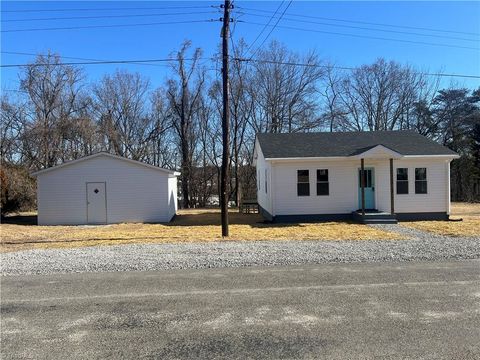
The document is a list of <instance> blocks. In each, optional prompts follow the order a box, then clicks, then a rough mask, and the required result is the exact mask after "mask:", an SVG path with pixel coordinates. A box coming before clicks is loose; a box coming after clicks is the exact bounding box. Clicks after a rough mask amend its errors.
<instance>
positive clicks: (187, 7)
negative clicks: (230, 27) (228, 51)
mask: <svg viewBox="0 0 480 360" xmlns="http://www.w3.org/2000/svg"><path fill="white" fill-rule="evenodd" d="M206 7H211V6H209V5H202V6H168V7H128V8H125V7H124V8H80V9H78V8H77V9H75V8H74V9H34V10H33V9H28V10H2V12H4V13H27V12H35V13H37V12H63V11H117V10H168V9H204V8H206Z"/></svg>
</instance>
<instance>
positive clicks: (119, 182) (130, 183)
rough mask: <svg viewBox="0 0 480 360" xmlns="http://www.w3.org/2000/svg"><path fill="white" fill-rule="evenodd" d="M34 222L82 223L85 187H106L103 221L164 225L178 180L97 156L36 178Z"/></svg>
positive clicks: (173, 206)
mask: <svg viewBox="0 0 480 360" xmlns="http://www.w3.org/2000/svg"><path fill="white" fill-rule="evenodd" d="M37 180H38V183H37V192H38V222H39V224H41V225H50V224H52V225H56V224H85V223H86V221H87V203H86V202H87V200H86V183H87V182H105V184H106V198H107V222H108V223H120V222H167V221H170V219H171V218H172V217H173V215H174V214H175V212H176V206H177V205H176V202H177V200H176V199H177V196H176V177H175V176H173V175H170V174H168V173H167V172H162V171H159V170H155V169H152V168H148V167H146V166H143V165H141V164H135V163H132V162H128V161H124V160H121V159H116V158H112V157H109V156H97V157H93V158H91V159H86V160H84V161H80V162H77V163H74V164H71V165H66V166H63V167H61V168H58V169H55V170H52V171H48V172H45V173H41V174H38V176H37Z"/></svg>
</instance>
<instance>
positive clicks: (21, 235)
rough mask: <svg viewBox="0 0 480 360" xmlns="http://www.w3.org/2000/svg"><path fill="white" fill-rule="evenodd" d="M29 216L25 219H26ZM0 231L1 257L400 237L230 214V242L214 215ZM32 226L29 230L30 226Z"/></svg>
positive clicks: (12, 226)
mask: <svg viewBox="0 0 480 360" xmlns="http://www.w3.org/2000/svg"><path fill="white" fill-rule="evenodd" d="M27 215H28V214H27ZM8 222H9V223H4V224H2V225H0V231H1V241H2V251H4V252H5V251H17V250H24V249H32V248H50V247H57V248H59V247H78V246H93V245H116V244H126V243H128V244H132V243H185V242H210V241H232V240H242V241H262V240H292V241H294V240H378V239H385V240H394V239H400V238H401V237H400V235H398V234H395V233H390V232H386V231H382V230H378V229H374V228H371V227H369V226H365V225H360V224H354V223H348V222H326V223H311V224H310V223H309V224H304V223H300V224H268V223H264V222H263V219H262V218H261V217H260V215H258V214H240V213H238V211H234V210H232V211H231V212H230V237H228V238H224V239H222V236H221V229H220V213H219V210H217V209H201V210H180V211H179V214H178V216H177V217H176V218H175V220H174V221H173V222H171V223H169V224H116V225H101V226H37V225H34V222H35V217H34V214H30V216H17V217H15V218H13V217H12V218H9V219H8ZM32 223H33V224H32Z"/></svg>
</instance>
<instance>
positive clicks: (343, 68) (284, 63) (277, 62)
mask: <svg viewBox="0 0 480 360" xmlns="http://www.w3.org/2000/svg"><path fill="white" fill-rule="evenodd" d="M233 60H236V61H241V62H257V63H265V64H276V65H286V66H303V67H319V68H331V69H339V70H349V71H355V70H358V69H359V68H358V67H348V66H330V65H319V64H308V63H297V62H288V61H287V62H283V61H273V60H261V59H250V58H249V59H246V58H234V59H233ZM416 73H417V74H421V75H427V76H439V77H459V78H469V79H480V75H462V74H444V73H425V72H418V71H416Z"/></svg>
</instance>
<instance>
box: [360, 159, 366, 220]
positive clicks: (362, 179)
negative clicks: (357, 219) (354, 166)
mask: <svg viewBox="0 0 480 360" xmlns="http://www.w3.org/2000/svg"><path fill="white" fill-rule="evenodd" d="M360 188H361V192H362V217H365V159H363V158H362V159H361V160H360Z"/></svg>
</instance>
